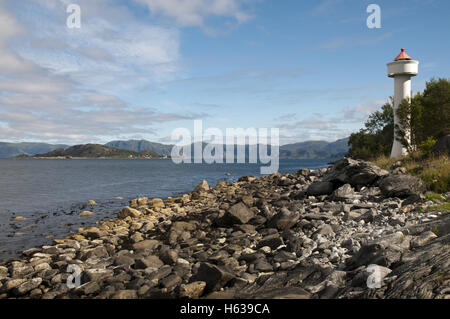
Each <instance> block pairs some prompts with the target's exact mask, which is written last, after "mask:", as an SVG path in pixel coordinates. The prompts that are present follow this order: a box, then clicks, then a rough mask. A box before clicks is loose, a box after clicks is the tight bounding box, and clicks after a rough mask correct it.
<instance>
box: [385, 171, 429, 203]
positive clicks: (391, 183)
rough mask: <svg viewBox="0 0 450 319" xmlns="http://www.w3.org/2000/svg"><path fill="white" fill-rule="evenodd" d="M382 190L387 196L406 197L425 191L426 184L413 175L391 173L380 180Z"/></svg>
mask: <svg viewBox="0 0 450 319" xmlns="http://www.w3.org/2000/svg"><path fill="white" fill-rule="evenodd" d="M380 190H381V193H382V194H383V196H385V197H399V198H406V197H409V196H411V195H418V194H422V193H423V192H425V185H424V184H423V182H422V180H421V179H420V178H418V177H415V176H411V175H389V176H387V177H385V178H383V179H382V180H381V181H380Z"/></svg>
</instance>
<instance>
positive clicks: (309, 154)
mask: <svg viewBox="0 0 450 319" xmlns="http://www.w3.org/2000/svg"><path fill="white" fill-rule="evenodd" d="M348 140H349V139H348V137H347V138H343V139H340V140H337V141H335V142H331V143H330V142H325V141H307V142H301V143H295V144H288V145H283V146H281V147H280V158H305V159H306V158H334V157H342V156H344V155H346V154H347V153H348Z"/></svg>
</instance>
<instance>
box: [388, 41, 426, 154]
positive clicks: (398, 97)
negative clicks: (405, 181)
mask: <svg viewBox="0 0 450 319" xmlns="http://www.w3.org/2000/svg"><path fill="white" fill-rule="evenodd" d="M387 67H388V76H389V77H390V78H394V81H395V82H394V125H397V124H399V123H398V122H399V121H398V117H397V108H398V106H399V105H400V104H401V103H402V101H403V100H404V99H411V95H412V93H411V77H413V76H416V75H417V74H418V73H419V61H415V60H413V59H412V58H411V57H410V56H409V55H407V54H406V52H405V49H403V48H402V52H401V53H400V54H399V55H398V56H397V57H396V58H395V60H394V62H391V63H388V65H387ZM406 138H407V139H409V138H410V137H409V132H406ZM406 154H407V150H406V148H405V147H404V146H403V145H402V143H401V142H399V141H397V138H396V132H395V130H394V144H393V145H392V152H391V157H400V156H403V155H406Z"/></svg>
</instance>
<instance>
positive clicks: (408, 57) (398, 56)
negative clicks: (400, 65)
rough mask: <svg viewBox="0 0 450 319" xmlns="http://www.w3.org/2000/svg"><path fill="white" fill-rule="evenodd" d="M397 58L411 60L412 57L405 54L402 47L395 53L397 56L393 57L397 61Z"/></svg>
mask: <svg viewBox="0 0 450 319" xmlns="http://www.w3.org/2000/svg"><path fill="white" fill-rule="evenodd" d="M399 60H412V58H411V57H410V56H409V55H407V54H406V52H405V49H403V48H402V52H400V54H399V55H397V57H396V58H395V60H394V61H399Z"/></svg>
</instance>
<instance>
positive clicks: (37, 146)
mask: <svg viewBox="0 0 450 319" xmlns="http://www.w3.org/2000/svg"><path fill="white" fill-rule="evenodd" d="M67 147H69V145H64V144H58V145H52V144H46V143H3V142H0V158H9V157H14V156H17V155H35V154H39V153H47V152H50V151H53V150H56V149H58V148H67Z"/></svg>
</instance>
